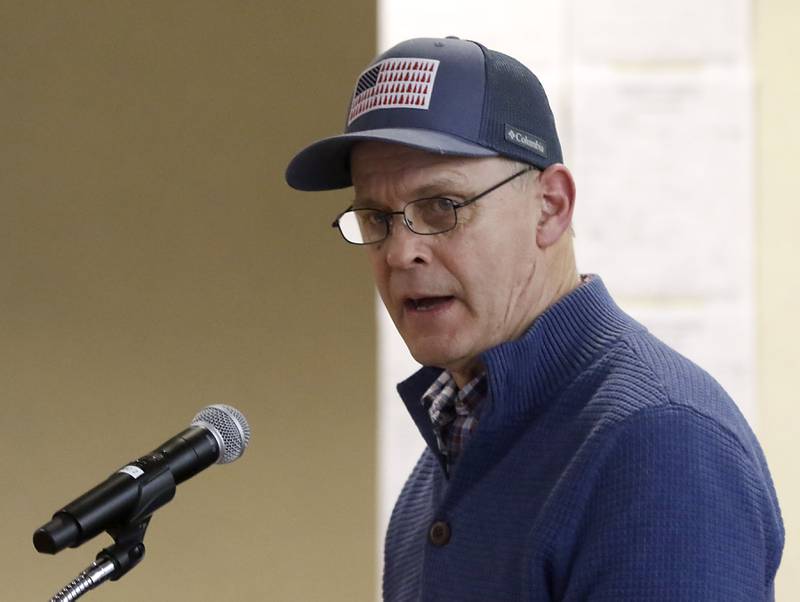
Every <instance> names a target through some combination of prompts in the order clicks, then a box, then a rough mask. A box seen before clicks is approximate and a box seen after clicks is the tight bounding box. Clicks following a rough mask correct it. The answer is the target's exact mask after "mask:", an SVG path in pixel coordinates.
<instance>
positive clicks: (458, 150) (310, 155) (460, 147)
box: [286, 128, 498, 190]
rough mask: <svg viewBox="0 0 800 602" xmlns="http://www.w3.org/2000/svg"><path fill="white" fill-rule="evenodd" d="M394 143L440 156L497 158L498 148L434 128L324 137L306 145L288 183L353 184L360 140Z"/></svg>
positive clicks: (309, 186)
mask: <svg viewBox="0 0 800 602" xmlns="http://www.w3.org/2000/svg"><path fill="white" fill-rule="evenodd" d="M365 140H372V141H379V142H392V143H395V144H402V145H403V146H410V147H412V148H418V149H420V150H425V151H428V152H431V153H436V154H440V155H456V156H461V157H495V156H497V154H498V153H496V152H495V151H493V150H491V149H488V148H484V147H483V146H478V145H477V144H475V143H473V142H468V141H466V140H464V139H463V138H458V137H457V136H452V135H450V134H443V133H441V132H435V131H432V130H421V129H411V128H385V129H379V130H368V131H364V132H352V133H350V134H342V135H340V136H333V137H331V138H323V139H322V140H318V141H317V142H314V143H313V144H311V145H310V146H307V147H306V148H304V149H303V150H301V151H300V152H299V153H297V154H296V155H295V156H294V158H293V159H292V160H291V162H290V163H289V166H288V167H287V168H286V182H287V183H288V184H289V186H291V187H292V188H296V189H298V190H334V189H336V188H347V187H348V186H352V180H351V178H350V150H351V149H352V148H353V145H354V144H356V143H357V142H361V141H365Z"/></svg>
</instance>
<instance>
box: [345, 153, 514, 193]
mask: <svg viewBox="0 0 800 602" xmlns="http://www.w3.org/2000/svg"><path fill="white" fill-rule="evenodd" d="M503 168H504V165H503V160H502V159H500V158H498V157H489V158H480V159H476V158H470V157H453V156H447V155H437V154H434V153H430V152H427V151H421V150H418V149H414V148H411V147H408V146H402V145H399V144H389V143H384V142H361V143H359V144H357V145H356V146H355V147H354V148H353V150H352V152H351V154H350V172H351V176H352V180H353V186H354V187H355V191H356V196H358V197H361V196H363V195H370V196H371V195H373V194H378V193H382V194H389V195H391V194H398V195H416V194H421V193H428V192H429V193H431V194H435V193H436V192H437V190H436V189H437V188H440V189H441V190H440V191H439V192H443V191H461V190H464V191H467V190H469V189H470V188H471V187H472V185H473V183H474V182H480V181H481V180H482V179H484V177H489V174H493V173H498V174H499V173H504V172H503ZM505 169H506V170H507V167H506V168H505ZM484 174H486V176H484Z"/></svg>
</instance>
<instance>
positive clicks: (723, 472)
mask: <svg viewBox="0 0 800 602" xmlns="http://www.w3.org/2000/svg"><path fill="white" fill-rule="evenodd" d="M609 167H610V168H613V166H609ZM287 181H288V182H289V184H290V185H291V186H293V187H295V188H299V189H302V190H322V189H332V188H341V187H346V186H349V185H351V184H352V185H353V186H354V192H355V195H354V201H353V205H352V207H350V208H348V210H346V211H345V212H343V213H342V214H340V215H339V217H338V218H337V220H336V222H335V224H334V225H335V226H337V227H338V228H339V230H340V232H341V234H342V235H343V237H344V238H345V239H346V240H347V241H348V242H351V243H354V244H360V245H364V251H365V252H366V253H367V255H368V257H369V262H370V265H371V268H372V272H373V276H374V278H375V282H376V285H377V287H378V290H379V292H380V295H381V298H382V299H383V302H384V304H385V305H386V308H387V309H388V311H389V314H390V315H391V317H392V319H393V321H394V323H395V325H396V326H397V329H398V330H399V332H400V334H401V335H402V336H403V339H404V340H405V342H406V344H407V345H408V347H409V349H410V350H411V353H412V355H413V356H414V357H415V359H417V360H418V361H419V362H420V363H421V364H423V365H424V366H425V367H424V368H423V369H421V370H420V371H419V372H418V373H417V374H415V375H414V376H412V377H411V378H410V379H408V380H407V381H405V382H404V383H401V384H400V385H399V387H398V389H399V392H400V395H401V396H402V398H403V401H404V402H405V404H406V406H407V408H408V411H409V413H410V414H411V417H412V418H413V419H414V421H415V422H416V424H417V426H418V427H419V430H420V432H421V434H422V436H423V437H424V439H425V441H426V443H427V448H426V449H425V451H424V453H423V454H422V457H421V458H420V459H419V461H418V463H417V466H416V467H415V469H414V471H413V472H412V474H411V476H410V477H409V479H408V481H407V483H406V485H405V487H404V489H403V491H402V493H401V495H400V498H399V499H398V501H397V504H396V506H395V509H394V512H393V514H392V518H391V522H390V525H389V529H388V532H387V538H386V550H385V567H384V569H385V570H384V583H383V592H384V598H385V599H386V600H391V601H401V600H402V601H404V600H458V601H465V600H476V601H478V600H480V601H487V600H490V601H494V600H498V601H506V600H509V601H510V600H514V601H517V600H526V601H545V600H563V601H584V600H591V601H599V600H609V601H611V600H613V601H617V602H618V601H632V600H669V601H673V600H687V601H689V600H691V601H693V602H694V601H700V600H725V601H739V600H741V601H748V602H752V601H754V600H773V599H774V587H773V583H774V577H775V572H776V570H777V568H778V564H779V562H780V557H781V553H782V548H783V537H784V532H783V525H782V522H781V517H780V511H779V508H778V502H777V499H776V496H775V491H774V489H773V486H772V482H771V479H770V476H769V472H768V469H767V465H766V462H765V460H764V457H763V454H762V452H761V449H760V447H759V445H758V443H757V441H756V439H755V437H754V435H753V433H752V432H751V430H750V429H749V427H748V426H747V424H746V422H745V420H744V418H743V417H742V416H741V414H740V413H739V411H738V410H737V408H736V406H735V404H734V403H733V401H732V400H731V399H730V398H729V397H728V396H727V394H726V393H725V392H724V391H723V390H722V388H721V387H720V386H719V385H718V384H717V383H716V382H715V381H714V380H713V379H712V378H711V377H710V376H708V375H707V374H706V373H705V372H703V371H702V370H701V369H700V368H698V367H697V366H695V365H693V364H692V363H691V362H689V361H688V360H686V359H685V358H683V357H682V356H680V355H679V354H677V353H676V352H675V351H673V350H671V349H669V348H668V347H667V346H665V345H664V344H663V343H661V342H660V341H658V340H657V339H655V338H654V337H653V336H652V335H650V334H649V333H648V332H647V330H646V329H645V328H644V327H643V326H641V325H640V324H638V323H636V322H635V321H634V320H633V319H631V318H630V317H629V316H627V315H626V314H625V313H624V312H622V311H621V310H620V309H619V308H618V307H617V306H616V305H615V304H614V302H613V301H612V299H611V297H610V296H609V293H608V291H607V290H606V288H605V287H604V285H603V282H602V281H601V279H600V278H599V277H598V276H583V277H579V275H578V272H577V269H576V266H575V258H574V254H573V247H572V232H571V219H572V212H573V208H574V204H575V186H574V183H573V180H572V176H571V174H570V172H569V170H568V169H567V168H566V167H565V166H564V165H563V164H562V158H561V149H560V145H559V141H558V136H557V134H556V129H555V123H554V120H553V116H552V113H551V111H550V107H549V105H548V101H547V98H546V96H545V93H544V90H543V89H542V87H541V85H540V83H539V81H538V80H537V79H536V77H535V76H534V75H533V74H532V73H531V72H530V71H528V70H527V69H526V68H525V67H523V66H522V65H521V64H520V63H518V62H517V61H515V60H514V59H512V58H510V57H508V56H505V55H503V54H500V53H498V52H494V51H491V50H488V49H486V48H484V47H483V46H481V45H479V44H477V43H474V42H468V41H462V40H459V39H455V38H447V39H415V40H409V41H406V42H403V43H401V44H399V45H397V46H395V47H394V48H392V49H390V50H388V51H387V52H386V53H384V54H383V55H381V56H379V57H377V58H376V59H375V60H374V61H373V63H372V64H371V65H370V66H369V67H368V68H367V69H366V70H365V71H364V72H363V73H362V74H361V76H360V77H359V78H358V81H357V83H356V88H355V91H354V94H353V98H352V101H351V104H350V110H349V114H348V118H347V125H346V132H345V134H343V135H341V136H336V137H333V138H328V139H325V140H321V141H319V142H316V143H314V144H312V145H311V146H309V147H308V148H306V149H304V150H303V151H301V152H300V153H299V154H298V155H297V156H296V157H295V158H294V159H293V160H292V162H291V164H290V165H289V167H288V170H287ZM621 234H622V233H621Z"/></svg>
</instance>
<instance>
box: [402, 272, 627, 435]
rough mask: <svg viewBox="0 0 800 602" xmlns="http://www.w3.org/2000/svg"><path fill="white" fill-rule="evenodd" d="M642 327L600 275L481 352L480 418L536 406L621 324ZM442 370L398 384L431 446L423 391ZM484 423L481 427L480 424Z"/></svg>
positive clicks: (505, 416) (514, 417)
mask: <svg viewBox="0 0 800 602" xmlns="http://www.w3.org/2000/svg"><path fill="white" fill-rule="evenodd" d="M632 328H641V326H639V325H638V324H637V323H636V322H634V321H633V320H632V319H631V318H630V317H629V316H628V315H627V314H625V313H624V312H623V311H622V310H621V309H620V308H619V307H618V306H617V304H616V303H614V301H613V299H612V298H611V296H610V295H609V293H608V290H607V289H606V287H605V285H604V284H603V281H602V279H601V278H600V277H599V276H591V278H590V279H589V281H588V282H585V283H584V284H582V285H581V286H579V287H577V288H576V289H575V290H574V291H572V292H571V293H569V294H568V295H566V296H564V297H563V298H561V299H560V300H559V301H557V302H556V303H554V304H553V305H551V306H550V307H549V308H547V309H546V310H545V311H544V312H543V313H542V314H541V315H540V316H539V317H537V318H536V320H535V321H534V322H533V324H532V325H531V326H530V328H528V330H527V331H526V332H525V334H523V335H522V336H521V337H520V338H519V339H516V340H514V341H508V342H506V343H502V344H500V345H498V346H497V347H493V348H492V349H489V350H488V351H486V352H485V353H483V354H482V355H481V359H482V360H483V363H484V365H485V366H486V370H487V374H488V380H489V399H487V402H488V404H487V407H485V409H484V410H483V412H482V418H481V421H484V420H486V421H489V422H491V423H493V424H494V425H495V426H500V425H502V424H508V423H509V422H517V421H518V420H519V419H520V418H522V417H524V416H528V415H530V414H531V413H532V412H535V411H536V410H537V409H540V408H541V407H542V406H543V405H544V404H546V403H547V402H548V401H551V400H553V399H555V398H556V397H557V395H558V393H559V392H560V391H561V390H562V389H563V388H564V387H565V386H566V385H567V384H568V383H570V382H571V381H572V380H573V379H574V377H575V376H577V374H578V373H579V372H580V371H581V370H582V369H583V368H584V367H585V366H587V365H588V364H589V363H591V362H592V361H593V360H594V358H596V357H597V355H598V354H600V353H601V352H602V351H603V350H606V349H608V347H609V344H610V343H611V342H612V341H613V340H615V339H617V338H619V336H620V335H621V334H622V333H623V332H624V331H626V330H630V329H632ZM440 373H441V369H440V368H432V367H424V368H422V369H420V370H419V371H418V372H416V373H415V374H414V375H412V376H411V377H410V378H408V379H407V380H405V381H403V382H402V383H400V384H399V385H398V386H397V390H398V392H399V393H400V396H401V397H402V398H403V401H404V403H405V404H406V407H407V408H408V411H409V413H410V414H411V417H412V418H413V419H414V422H415V423H416V424H417V427H418V428H419V430H420V432H421V433H422V436H423V437H424V438H425V441H426V442H427V443H428V445H429V446H430V447H431V449H434V450H435V449H436V440H435V437H434V435H433V433H432V431H431V424H430V419H429V417H428V415H427V412H426V411H425V410H424V408H423V407H422V404H421V403H420V398H421V396H422V394H423V393H424V392H425V391H426V389H427V388H428V386H430V384H431V383H432V382H433V380H434V379H435V378H436V377H437V376H438V375H439V374H440ZM482 428H483V427H482Z"/></svg>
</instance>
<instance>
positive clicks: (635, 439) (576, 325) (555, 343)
mask: <svg viewBox="0 0 800 602" xmlns="http://www.w3.org/2000/svg"><path fill="white" fill-rule="evenodd" d="M483 360H484V362H485V364H486V368H487V373H488V378H489V397H488V398H487V400H486V402H485V403H486V406H485V408H484V410H483V413H482V417H481V421H480V424H479V425H478V428H477V430H476V431H475V433H474V434H473V436H472V439H471V440H470V443H469V445H468V446H467V447H466V449H465V450H464V453H463V455H462V457H461V459H460V461H459V463H458V465H457V466H456V469H455V471H454V473H453V475H452V477H451V478H450V479H449V480H448V479H447V478H446V476H445V473H444V471H443V469H442V461H443V458H442V456H441V455H440V454H439V453H438V450H437V447H436V440H435V437H434V435H433V433H432V431H431V426H430V420H429V418H428V416H427V413H426V412H425V411H424V409H423V408H422V406H421V404H420V403H419V399H420V396H421V395H422V393H424V391H425V390H426V389H427V387H428V386H429V385H430V384H431V382H432V381H433V380H434V379H435V378H436V377H437V376H438V374H439V373H440V371H439V370H438V369H433V368H423V369H422V370H420V371H419V372H418V373H417V374H415V375H414V376H413V377H411V378H410V379H409V380H407V381H405V382H404V383H402V384H401V385H400V386H399V387H398V389H399V391H400V393H401V396H402V397H403V400H404V402H405V403H406V406H407V408H408V410H409V412H410V413H411V415H412V417H413V418H414V420H415V422H416V424H417V426H418V427H419V429H420V432H421V434H422V436H423V437H424V438H425V441H426V442H427V444H428V448H427V449H426V450H425V451H424V452H423V454H422V456H421V458H420V459H419V462H418V463H417V465H416V467H415V468H414V470H413V472H412V474H411V476H410V477H409V480H408V482H407V483H406V485H405V487H404V489H403V491H402V493H401V495H400V498H399V499H398V501H397V504H396V506H395V509H394V512H393V514H392V518H391V522H390V525H389V529H388V532H387V537H386V550H385V567H384V569H385V570H384V583H383V588H384V599H385V600H388V601H391V602H400V601H418V600H420V601H437V602H441V601H449V600H452V601H456V600H457V601H459V602H467V601H472V600H474V601H481V602H486V601H503V602H504V601H550V600H560V601H569V602H578V601H580V602H584V601H587V600H589V601H592V602H595V601H614V602H624V601H633V600H636V601H662V600H663V601H670V602H675V601H679V600H685V601H687V602H688V601H691V602H698V601H709V600H714V601H716V600H719V601H725V602H738V601H741V602H745V601H747V602H754V601H762V600H773V599H774V593H773V582H774V577H775V572H776V570H777V567H778V564H779V563H780V558H781V552H782V549H783V540H784V530H783V524H782V521H781V516H780V510H779V508H778V502H777V498H776V496H775V491H774V488H773V485H772V481H771V478H770V475H769V471H768V469H767V465H766V462H765V460H764V457H763V454H762V451H761V449H760V447H759V445H758V442H757V441H756V439H755V436H754V435H753V433H752V431H751V430H750V428H749V427H748V425H747V423H746V422H745V420H744V418H743V417H742V415H741V413H740V412H739V411H738V409H737V408H736V406H735V404H734V403H733V401H732V400H731V399H730V398H729V397H728V395H727V394H726V393H725V392H724V391H723V389H722V388H721V387H720V386H719V384H717V382H716V381H714V380H713V379H712V378H711V377H710V376H709V375H708V374H707V373H705V372H704V371H703V370H701V369H700V368H698V367H697V366H696V365H694V364H692V363H691V362H690V361H689V360H687V359H686V358H684V357H682V356H681V355H679V354H678V353H676V352H675V351H673V350H672V349H670V348H669V347H667V346H666V345H664V344H663V343H661V342H660V341H658V340H657V339H656V338H654V337H653V336H652V335H650V334H649V333H648V332H647V331H646V329H645V328H644V327H643V326H641V325H640V324H638V323H636V322H635V321H634V320H633V319H631V318H630V317H629V316H627V315H626V314H625V313H623V312H622V311H621V310H620V309H619V308H618V307H617V306H616V305H615V304H614V302H613V301H612V299H611V298H610V297H609V295H608V292H607V290H606V289H605V286H604V285H603V283H602V281H601V280H600V278H598V277H594V278H593V279H592V280H591V281H590V282H588V283H587V284H585V285H583V286H581V287H579V288H578V289H576V290H575V291H574V292H572V293H571V294H570V295H568V296H567V297H565V298H563V299H562V300H560V301H559V302H558V303H557V304H555V305H554V306H553V307H551V308H549V309H548V310H547V311H546V312H545V313H544V314H542V315H541V316H540V317H539V318H538V319H537V320H536V322H535V323H534V325H533V326H532V327H531V328H530V329H529V330H528V332H527V333H526V334H525V335H524V336H523V337H522V338H520V339H519V340H517V341H512V342H509V343H505V344H503V345H501V346H499V347H496V348H494V349H492V350H490V351H488V352H487V353H486V354H484V356H483ZM434 521H446V522H447V524H448V525H449V526H450V530H451V535H450V539H449V541H448V542H447V543H446V544H445V545H441V546H438V547H437V546H434V545H433V544H432V543H431V542H430V541H429V539H428V532H429V529H430V526H431V524H432V523H433V522H434Z"/></svg>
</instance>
